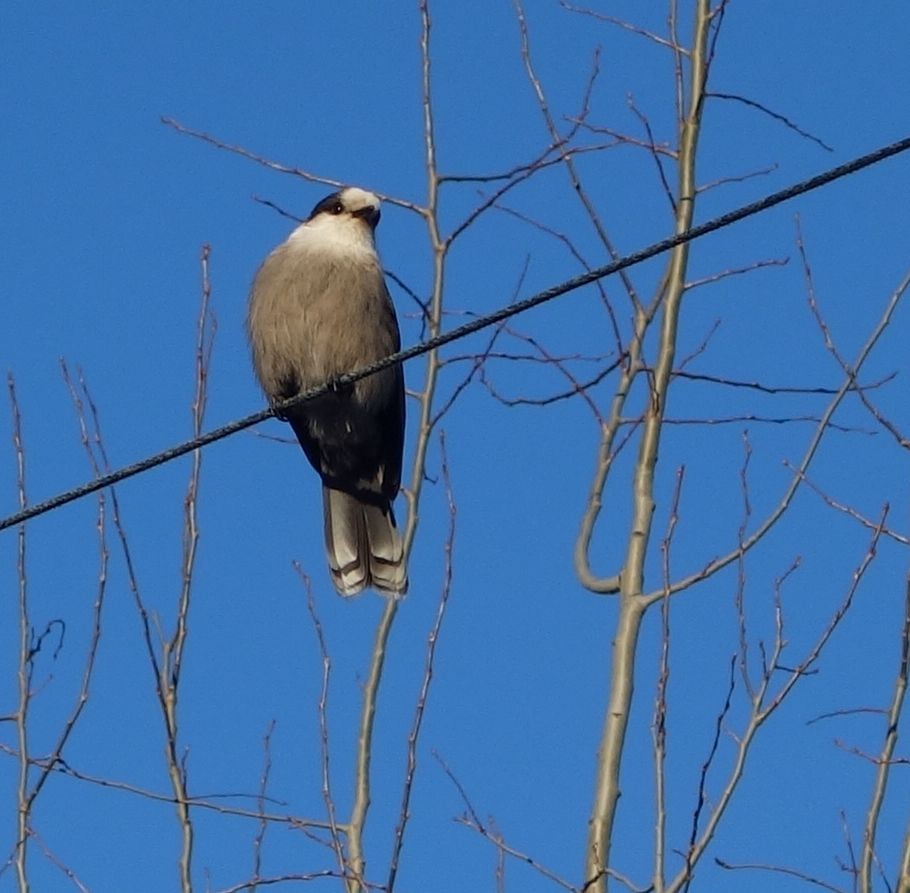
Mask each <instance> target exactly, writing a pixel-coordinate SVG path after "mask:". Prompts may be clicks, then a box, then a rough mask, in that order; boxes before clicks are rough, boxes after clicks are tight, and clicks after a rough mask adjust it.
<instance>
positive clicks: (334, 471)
mask: <svg viewBox="0 0 910 893" xmlns="http://www.w3.org/2000/svg"><path fill="white" fill-rule="evenodd" d="M379 218H380V201H379V198H378V197H377V196H376V195H374V194H373V193H372V192H368V191H367V190H365V189H360V188H358V187H354V186H349V187H346V188H343V189H341V190H340V191H338V192H334V193H332V194H331V195H329V196H326V198H324V199H322V201H320V202H319V203H318V204H317V205H316V206H315V207H314V208H313V210H312V212H311V213H310V216H309V217H308V218H307V219H306V220H305V221H304V222H303V223H302V224H301V225H300V226H298V227H297V228H296V229H294V230H293V232H291V234H290V235H289V236H288V238H287V240H286V241H285V242H283V243H282V244H281V245H279V246H278V247H277V248H275V249H274V250H273V251H272V252H271V253H270V254H269V255H268V257H267V258H266V259H265V260H264V261H263V263H262V265H261V266H260V267H259V269H258V271H257V272H256V275H255V277H254V279H253V285H252V288H251V289H250V299H249V308H248V315H247V334H248V336H249V342H250V347H251V352H252V357H253V367H254V370H255V373H256V377H257V378H258V380H259V383H260V385H261V386H262V390H263V391H264V393H265V395H266V397H267V399H268V400H269V402H270V404H271V405H273V406H274V405H275V404H278V403H280V402H281V401H283V400H286V399H288V398H290V397H294V396H296V395H297V394H299V393H301V392H303V391H306V390H307V389H309V388H313V387H316V386H319V385H322V384H325V383H327V382H333V381H334V380H335V379H337V378H338V377H339V376H341V375H343V374H344V373H346V372H352V371H354V370H355V369H359V368H362V367H364V366H366V365H369V364H370V363H374V362H375V361H377V360H381V359H383V358H385V357H387V356H389V355H391V354H394V353H396V352H397V351H398V350H399V349H400V347H401V335H400V332H399V329H398V319H397V317H396V315H395V308H394V305H393V303H392V298H391V296H390V294H389V290H388V288H387V287H386V283H385V277H384V275H383V271H382V265H381V263H380V260H379V255H378V253H377V251H376V243H375V238H374V235H375V230H376V226H377V224H378V223H379ZM276 415H279V417H281V418H283V419H284V420H285V421H287V422H288V423H289V424H290V426H291V428H292V429H293V431H294V434H295V435H296V437H297V440H298V441H299V443H300V446H301V447H302V448H303V452H304V453H305V454H306V457H307V459H308V460H309V462H310V464H311V465H312V466H313V468H314V469H315V470H316V471H317V472H318V474H319V476H320V477H321V479H322V502H323V521H324V529H325V550H326V558H327V560H328V565H329V572H330V575H331V578H332V582H333V584H334V586H335V589H336V590H337V591H338V592H339V594H341V595H343V596H351V595H355V594H357V593H359V592H361V591H362V590H363V589H366V588H367V587H370V586H372V587H373V588H374V589H376V590H377V591H378V592H380V593H383V594H386V595H390V596H393V597H399V596H402V595H404V594H405V593H406V592H407V588H408V573H407V566H406V556H405V554H404V544H403V541H402V537H401V533H400V532H399V530H398V527H397V524H396V522H395V514H394V511H393V508H392V503H393V502H394V500H395V497H396V496H397V494H398V490H399V486H400V483H401V464H402V453H403V449H404V431H405V391H404V376H403V373H402V369H401V365H400V364H396V365H392V366H388V367H386V368H385V369H382V370H380V371H379V372H376V373H374V374H373V375H369V376H367V377H366V378H362V379H360V380H359V381H356V382H353V383H352V384H344V385H333V386H332V387H331V388H329V390H328V391H327V392H326V393H324V394H322V395H321V396H319V397H317V398H316V399H314V400H309V401H304V402H302V403H299V404H297V405H295V406H291V407H290V408H287V409H285V410H284V411H283V412H277V411H276Z"/></svg>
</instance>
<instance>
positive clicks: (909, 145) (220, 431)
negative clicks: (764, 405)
mask: <svg viewBox="0 0 910 893" xmlns="http://www.w3.org/2000/svg"><path fill="white" fill-rule="evenodd" d="M907 149H910V137H905V138H904V139H902V140H898V141H897V142H896V143H891V144H890V145H887V146H882V147H881V148H879V149H876V150H875V151H874V152H869V153H868V154H867V155H861V156H859V157H858V158H854V159H852V160H851V161H847V162H845V163H844V164H841V165H838V166H837V167H833V168H830V169H829V170H827V171H824V172H823V173H821V174H817V175H816V176H814V177H810V178H809V179H808V180H802V181H800V182H799V183H794V184H793V185H792V186H788V187H787V188H786V189H781V190H780V191H779V192H774V193H772V194H771V195H767V196H765V197H764V198H761V199H758V201H754V202H751V203H750V204H748V205H743V206H742V207H740V208H737V209H736V210H734V211H729V212H728V213H726V214H722V215H721V216H720V217H715V218H713V219H712V220H709V221H707V222H706V223H702V224H699V225H698V226H694V227H692V228H691V229H688V230H686V231H685V232H682V233H677V234H676V235H673V236H668V237H667V238H666V239H662V240H661V241H660V242H654V243H653V244H652V245H649V246H648V247H647V248H642V249H641V250H639V251H636V252H634V253H632V254H627V255H626V256H625V257H621V258H620V259H619V260H617V261H614V262H613V263H609V264H606V265H605V266H602V267H596V268H595V269H593V270H589V271H588V272H586V273H582V274H581V275H579V276H575V277H573V278H572V279H567V280H565V281H564V282H561V283H560V284H559V285H554V286H552V287H551V288H548V289H545V290H544V291H541V292H538V293H537V294H535V295H531V297H529V298H525V299H524V300H522V301H516V302H515V303H513V304H508V305H506V306H505V307H501V308H500V309H499V310H496V311H495V312H493V313H490V314H487V315H486V316H480V317H478V318H477V319H474V320H471V321H470V322H467V323H465V324H464V325H461V326H458V327H457V328H454V329H451V330H450V331H448V332H443V333H442V334H441V335H437V336H436V337H435V338H430V339H429V340H427V341H422V342H421V343H420V344H415V345H414V346H413V347H409V348H407V349H405V350H401V351H399V352H398V353H395V354H392V355H391V356H388V357H385V358H383V359H381V360H378V361H377V362H375V363H371V364H370V365H368V366H363V367H362V368H360V369H356V370H354V371H353V372H348V373H346V374H344V375H341V376H339V377H338V378H337V379H335V380H334V381H331V382H326V383H325V384H321V385H319V386H318V387H314V388H310V389H309V390H307V391H304V392H303V393H301V394H298V395H296V396H295V397H292V398H290V399H289V400H284V401H282V402H281V403H276V404H275V405H274V406H272V407H270V408H268V409H261V410H260V411H259V412H254V413H253V414H252V415H248V416H245V417H244V418H242V419H237V420H236V421H234V422H231V423H230V424H228V425H223V426H222V427H220V428H215V429H214V430H213V431H209V432H207V433H205V434H203V435H201V436H199V437H194V438H193V439H192V440H187V441H185V442H184V443H180V444H177V445H176V446H173V447H171V448H170V449H167V450H164V451H163V452H161V453H156V454H155V455H154V456H149V457H148V458H146V459H143V460H142V461H140V462H136V463H134V464H133V465H127V466H125V467H124V468H120V469H118V470H117V471H112V472H111V473H110V474H106V475H103V476H102V477H98V478H95V480H93V481H89V482H88V483H85V484H82V485H81V486H79V487H74V488H73V489H72V490H67V491H65V492H64V493H60V494H58V495H57V496H54V497H52V498H51V499H46V500H45V501H44V502H39V503H36V504H35V505H31V506H28V507H27V508H24V509H22V510H21V511H18V512H16V513H15V514H12V515H9V516H8V517H6V518H3V519H2V520H0V530H5V529H6V528H8V527H12V526H14V525H15V524H21V523H22V522H23V521H28V520H29V519H30V518H34V517H37V516H38V515H43V514H45V512H49V511H51V510H52V509H56V508H59V507H60V506H62V505H66V504H67V503H68V502H73V501H74V500H76V499H81V498H82V497H83V496H88V495H89V494H90V493H94V492H96V491H97V490H101V489H103V488H104V487H109V486H111V485H112V484H116V483H118V482H120V481H123V480H126V479H127V478H130V477H133V476H134V475H137V474H140V473H142V472H144V471H148V470H149V469H150V468H155V467H156V466H158V465H163V464H164V463H165V462H170V461H171V460H172V459H176V458H178V457H179V456H184V455H186V454H187V453H191V452H192V451H193V450H197V449H199V448H200V447H204V446H208V444H210V443H214V442H215V441H216V440H222V439H223V438H225V437H230V436H231V435H232V434H236V433H237V432H238V431H243V430H244V429H245V428H251V427H252V426H253V425H258V424H259V423H260V422H263V421H265V420H266V419H268V418H271V417H272V416H274V415H280V414H281V413H282V412H284V411H285V410H287V409H289V408H290V407H292V406H296V405H297V404H299V403H306V402H307V401H309V400H313V399H315V398H316V397H320V396H321V395H322V394H325V393H327V392H328V391H330V390H332V389H334V388H339V387H343V386H345V385H348V384H352V383H353V382H355V381H359V380H360V379H361V378H366V377H367V376H369V375H373V374H375V373H376V372H379V371H380V370H382V369H386V368H388V367H389V366H394V365H395V364H396V363H403V362H405V361H407V360H411V359H413V358H414V357H418V356H420V355H421V354H425V353H427V352H428V351H431V350H436V349H437V348H439V347H442V346H443V345H445V344H450V343H451V342H452V341H458V340H460V339H462V338H465V337H467V336H468V335H472V334H474V332H479V331H481V329H486V328H488V327H489V326H492V325H495V324H496V323H498V322H502V320H504V319H508V318H509V317H512V316H516V315H517V314H519V313H524V311H526V310H530V309H531V308H532V307H537V306H538V305H539V304H545V303H546V302H547V301H552V300H553V299H554V298H558V297H559V296H560V295H564V294H567V293H568V292H570V291H575V290H576V289H578V288H582V287H583V286H585V285H590V284H591V283H592V282H596V281H597V280H598V279H603V278H605V277H606V276H611V275H613V274H614V273H618V272H619V271H620V270H625V269H626V268H628V267H633V266H635V265H636V264H640V263H642V262H643V261H646V260H649V259H650V258H652V257H656V256H657V255H658V254H663V253H664V252H666V251H669V250H670V249H672V248H675V247H676V246H677V245H683V244H685V243H687V242H692V241H694V240H695V239H700V238H701V237H702V236H706V235H708V233H713V232H715V231H716V230H719V229H723V228H724V227H727V226H730V225H731V224H734V223H738V222H739V221H740V220H745V218H747V217H752V216H753V215H755V214H759V213H761V212H762V211H767V210H768V209H769V208H773V207H775V205H779V204H782V203H783V202H785V201H788V200H789V199H791V198H796V196H798V195H804V194H805V193H807V192H812V191H813V190H814V189H818V188H820V187H822V186H826V185H827V184H828V183H833V182H834V181H835V180H839V179H841V177H846V176H849V175H850V174H855V173H857V172H858V171H861V170H863V169H864V168H867V167H871V166H872V165H875V164H878V163H879V162H881V161H884V160H885V159H886V158H890V157H891V156H892V155H898V154H900V153H901V152H905V151H907Z"/></svg>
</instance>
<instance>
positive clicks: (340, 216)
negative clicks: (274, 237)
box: [288, 186, 379, 252]
mask: <svg viewBox="0 0 910 893" xmlns="http://www.w3.org/2000/svg"><path fill="white" fill-rule="evenodd" d="M378 213H379V199H378V198H377V197H376V196H375V195H374V194H373V193H372V192H367V191H366V190H365V189H359V188H357V187H356V186H350V187H348V188H347V189H344V190H342V191H341V192H340V193H338V194H336V195H331V196H328V197H327V198H325V199H323V200H322V201H321V202H320V203H319V204H318V205H317V206H316V207H315V208H314V209H313V214H312V215H311V217H310V219H309V220H307V221H306V223H304V224H303V225H302V226H299V227H297V229H296V230H294V232H293V233H291V236H290V238H289V240H288V241H289V242H291V243H293V244H299V245H301V246H305V247H308V248H315V249H318V250H326V251H370V252H375V250H376V249H375V247H374V244H373V227H374V225H375V222H376V215H378Z"/></svg>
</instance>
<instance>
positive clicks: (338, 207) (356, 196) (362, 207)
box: [307, 186, 380, 229]
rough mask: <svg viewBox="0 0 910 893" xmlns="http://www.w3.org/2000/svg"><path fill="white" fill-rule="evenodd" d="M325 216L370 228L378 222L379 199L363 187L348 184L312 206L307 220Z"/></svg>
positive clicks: (374, 226)
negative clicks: (362, 224)
mask: <svg viewBox="0 0 910 893" xmlns="http://www.w3.org/2000/svg"><path fill="white" fill-rule="evenodd" d="M322 216H326V217H328V218H333V217H334V218H335V219H336V220H338V221H339V222H341V223H342V224H344V223H347V222H348V221H354V223H365V224H366V225H367V226H369V227H370V229H375V228H376V224H377V223H379V216H380V212H379V199H378V198H377V197H376V196H375V195H374V194H373V193H372V192H367V191H366V190H365V189H359V188H358V187H356V186H348V187H347V188H345V189H342V190H340V191H338V192H333V193H332V194H331V195H328V196H326V197H325V198H324V199H323V200H322V201H321V202H319V204H318V205H316V207H315V208H313V210H312V212H311V213H310V216H309V218H308V220H307V222H308V223H309V222H311V221H314V220H316V219H317V218H319V217H322Z"/></svg>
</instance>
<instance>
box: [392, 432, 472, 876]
mask: <svg viewBox="0 0 910 893" xmlns="http://www.w3.org/2000/svg"><path fill="white" fill-rule="evenodd" d="M439 451H440V456H441V464H442V480H443V485H444V486H445V496H446V503H447V507H448V514H449V530H448V533H447V535H446V540H445V546H444V552H445V567H444V570H443V578H442V589H441V591H440V595H439V604H438V605H437V608H436V618H435V620H434V621H433V626H432V628H431V629H430V634H429V635H428V636H427V650H426V657H425V659H424V670H423V680H422V681H421V684H420V692H419V694H418V696H417V702H416V704H415V705H414V719H413V721H412V723H411V729H410V731H409V732H408V762H407V770H406V772H405V780H404V785H403V787H402V792H401V809H400V811H399V814H398V823H397V825H396V826H395V838H394V843H393V845H392V855H391V858H390V859H389V879H388V881H387V882H386V886H385V889H386V893H392V890H393V889H394V887H395V879H396V877H397V875H398V863H399V860H400V858H401V848H402V846H403V845H404V834H405V830H406V828H407V824H408V820H409V819H410V817H411V791H412V789H413V785H414V775H415V773H416V771H417V742H418V740H419V739H420V730H421V728H422V727H423V716H424V713H425V712H426V708H427V700H428V698H429V694H430V684H431V683H432V681H433V670H434V665H435V661H436V646H437V644H438V642H439V634H440V632H441V630H442V622H443V620H444V619H445V614H446V608H447V606H448V603H449V596H450V594H451V592H452V574H453V549H454V546H455V518H456V515H457V513H458V509H457V506H456V504H455V496H454V494H453V492H452V480H451V477H450V475H449V463H448V457H447V455H446V440H445V432H442V431H441V432H440V434H439Z"/></svg>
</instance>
